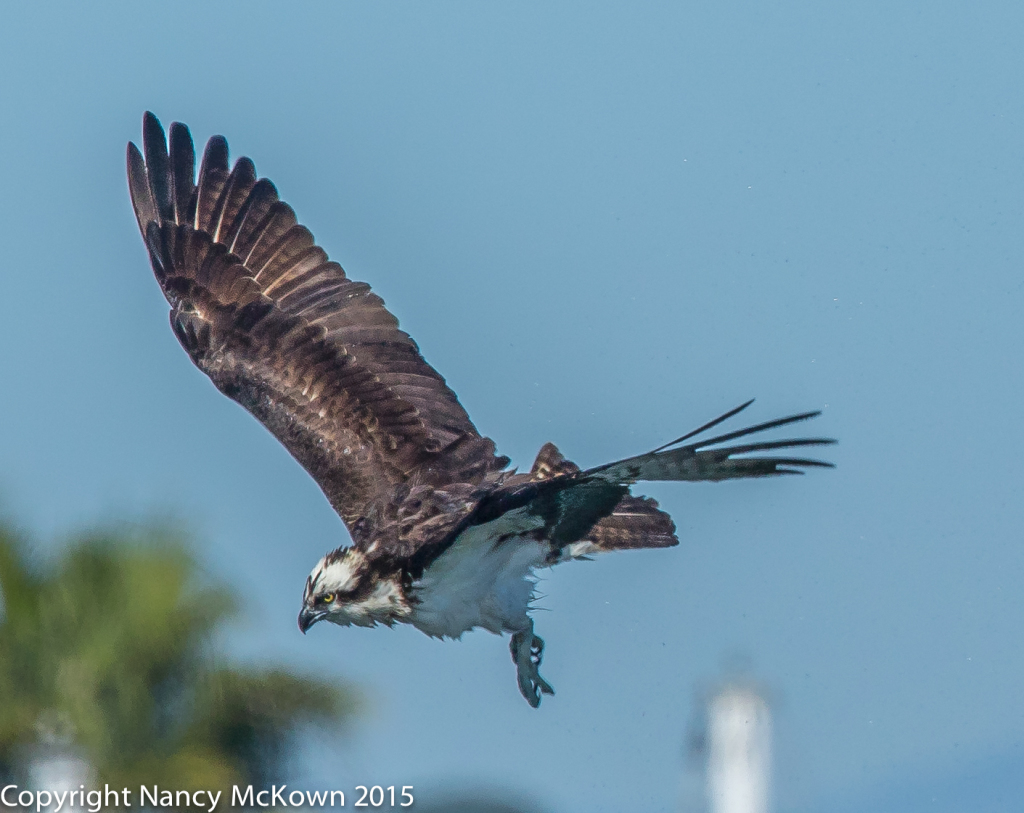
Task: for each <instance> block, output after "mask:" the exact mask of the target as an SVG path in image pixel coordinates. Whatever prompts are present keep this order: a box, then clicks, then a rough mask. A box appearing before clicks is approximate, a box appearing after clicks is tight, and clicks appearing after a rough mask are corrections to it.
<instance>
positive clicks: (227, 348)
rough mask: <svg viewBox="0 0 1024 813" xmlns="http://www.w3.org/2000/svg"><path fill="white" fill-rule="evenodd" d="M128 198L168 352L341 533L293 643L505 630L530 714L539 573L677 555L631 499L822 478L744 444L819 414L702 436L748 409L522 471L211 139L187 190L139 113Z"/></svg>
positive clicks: (769, 444)
mask: <svg viewBox="0 0 1024 813" xmlns="http://www.w3.org/2000/svg"><path fill="white" fill-rule="evenodd" d="M128 186H129V190H130V192H131V199H132V205H133V207H134V209H135V216H136V218H137V219H138V223H139V229H140V230H141V231H142V236H143V239H144V241H145V244H146V248H147V250H148V251H149V258H150V262H151V263H152V266H153V271H154V273H155V274H156V279H157V281H158V282H159V284H160V287H161V289H162V290H163V293H164V295H165V296H166V297H167V300H168V302H169V303H170V306H171V313H170V320H171V327H172V329H173V330H174V334H175V336H177V338H178V341H179V342H181V345H182V347H184V348H185V351H186V352H187V353H188V355H189V357H190V358H191V359H192V361H193V363H194V364H195V365H196V366H197V367H198V368H199V369H200V370H202V371H203V372H204V373H206V375H208V376H209V377H210V379H211V380H212V381H213V383H214V384H215V385H216V387H217V388H218V389H219V390H220V391H221V392H223V393H224V394H225V395H227V396H228V397H229V398H231V399H233V400H235V401H237V402H238V403H239V404H241V405H242V406H243V407H245V408H246V409H247V410H248V411H249V412H251V413H252V414H253V415H254V416H255V417H256V419H257V420H259V421H260V422H261V423H262V424H263V425H264V426H265V427H266V428H267V429H269V430H270V432H271V433H273V435H274V436H275V437H276V438H277V439H278V440H279V441H281V443H283V444H284V446H285V448H287V449H288V451H289V452H291V454H292V455H293V456H294V457H295V459H296V460H298V462H299V463H300V464H301V465H302V466H303V467H304V468H305V469H306V471H307V472H309V474H310V476H311V477H312V478H313V479H314V480H315V481H316V482H317V484H318V485H319V486H320V488H321V489H322V490H323V492H324V494H325V495H326V497H327V499H328V501H329V502H330V504H331V505H332V506H333V508H334V510H335V511H337V512H338V515H339V516H340V517H341V519H342V521H343V522H344V523H345V526H346V527H347V528H348V531H349V533H350V535H351V538H352V544H351V545H342V546H341V547H339V548H337V549H336V550H333V551H331V552H329V553H327V554H326V555H325V556H324V557H323V558H322V559H321V560H320V561H319V562H318V563H317V564H316V566H315V567H314V568H313V570H312V572H311V573H310V575H309V578H307V579H306V585H305V589H304V591H303V595H302V609H301V611H300V613H299V628H300V629H301V630H302V632H306V631H307V630H308V629H309V628H310V627H312V626H313V625H314V624H316V623H317V622H319V621H330V622H332V623H334V624H339V625H341V626H349V625H352V624H355V625H358V626H363V627H372V626H375V625H377V624H384V625H386V626H389V627H391V626H394V625H395V624H399V623H402V624H412V625H413V626H414V627H416V628H417V629H419V630H421V631H423V632H424V633H426V634H427V635H430V636H435V637H438V638H458V637H460V636H461V635H462V634H463V633H464V632H467V631H468V630H472V629H474V628H477V627H481V628H483V629H486V630H490V631H491V632H493V633H497V634H501V633H509V634H510V636H511V639H510V650H511V653H512V660H513V662H514V664H515V667H516V672H517V678H518V683H519V690H520V692H522V695H523V697H525V698H526V700H527V702H529V704H530V705H531V706H534V707H536V706H538V705H539V704H540V700H541V695H543V694H554V691H553V690H552V688H551V686H550V685H549V684H548V683H547V682H546V681H545V680H544V679H543V678H542V677H541V676H540V673H539V671H538V670H539V667H540V663H541V655H542V653H543V650H544V642H543V641H542V640H541V638H540V637H539V636H537V635H536V634H535V633H534V629H533V620H532V618H531V617H530V610H531V604H532V602H533V600H534V586H535V579H534V571H535V570H537V569H538V568H543V567H548V566H550V565H554V564H557V563H559V562H565V561H569V560H571V559H579V558H583V557H587V556H589V555H591V554H594V553H599V552H604V551H613V550H631V549H636V548H665V547H671V546H672V545H676V544H678V540H677V539H676V536H675V525H674V524H673V522H672V520H671V518H670V517H669V515H668V514H666V513H665V512H664V511H661V510H659V508H658V504H657V503H656V502H655V501H654V500H653V499H650V498H646V497H641V496H634V495H633V494H632V493H631V492H630V487H631V486H632V485H634V484H635V483H637V482H640V481H645V480H646V481H652V480H684V481H709V480H710V481H719V480H732V479H737V478H743V477H768V476H772V475H781V474H799V473H802V471H803V469H806V468H809V467H820V466H830V465H831V464H829V463H825V462H822V461H819V460H814V459H808V458H804V457H800V456H793V455H794V454H796V451H795V450H798V449H800V448H803V447H809V446H822V445H825V444H828V443H832V442H833V441H831V440H829V439H826V438H798V439H789V440H751V439H750V436H752V435H756V434H758V433H760V432H763V431H765V430H769V429H774V428H777V427H781V426H786V425H788V424H792V423H796V422H798V421H803V420H806V419H808V418H813V417H814V416H816V415H818V414H819V413H818V412H805V413H802V414H799V415H791V416H789V417H785V418H779V419H777V420H773V421H768V422H765V423H760V424H757V425H756V426H749V427H746V428H744V429H738V430H734V431H731V432H726V433H724V434H718V435H715V436H711V437H706V434H707V433H708V431H709V430H711V429H712V428H713V427H715V426H717V425H718V424H720V423H722V422H723V421H725V420H727V419H729V418H732V417H733V416H735V415H736V414H737V413H739V412H740V411H741V410H743V409H745V408H746V407H747V406H749V402H748V403H746V404H743V405H741V406H739V407H737V408H735V409H733V410H731V411H730V412H727V413H726V414H725V415H722V416H720V417H718V418H716V419H714V420H712V421H709V422H708V423H706V424H704V425H703V426H701V427H700V428H699V429H696V430H694V431H693V432H689V433H687V434H685V435H683V436H682V437H680V438H677V439H676V440H674V441H672V442H671V443H667V444H665V445H664V446H661V447H659V448H658V449H655V450H653V451H651V452H648V453H646V454H641V455H638V456H636V457H630V458H627V459H625V460H619V461H616V462H614V463H608V464H606V465H603V466H597V467H595V468H592V469H586V470H581V469H580V468H579V467H578V466H576V465H575V464H574V463H571V462H570V461H568V460H566V459H565V458H564V457H563V456H562V455H561V453H560V452H559V451H558V449H557V448H556V447H555V446H554V445H553V444H551V443H548V444H545V445H544V446H543V447H542V448H541V450H540V453H539V454H538V455H537V459H536V462H534V464H533V467H532V468H531V469H530V471H528V472H525V473H517V472H516V470H515V469H510V468H509V459H508V458H507V457H503V456H500V455H498V454H497V453H496V451H495V445H494V442H493V441H492V440H491V439H490V438H487V437H483V436H481V435H480V433H479V432H478V431H477V429H476V427H475V426H474V425H473V422H472V421H471V420H470V419H469V415H467V414H466V411H465V409H463V408H462V405H461V404H460V403H459V400H458V398H457V397H456V395H455V393H454V392H452V391H451V390H450V389H449V388H448V386H447V385H446V384H445V381H444V379H443V378H442V377H441V376H440V375H439V374H438V373H437V371H436V370H434V368H433V367H431V366H430V365H429V364H427V362H426V361H424V359H423V357H422V356H421V355H420V352H419V348H418V347H417V346H416V343H415V342H414V341H413V340H412V339H411V338H410V337H409V336H408V334H406V333H404V332H402V331H401V330H399V328H398V320H397V319H395V317H394V316H392V315H391V313H389V312H388V311H387V309H385V307H384V302H383V301H382V300H381V299H380V297H378V296H376V295H375V294H374V293H373V292H372V291H371V290H370V286H369V285H367V284H366V283H364V282H357V281H355V280H352V279H349V278H348V277H347V276H346V274H345V272H344V271H343V270H342V268H341V266H340V265H338V263H336V262H333V261H331V260H329V259H328V258H327V254H326V253H325V252H324V250H323V249H322V248H320V247H319V246H318V245H317V244H316V243H315V242H314V240H313V235H312V234H310V232H309V230H308V229H306V228H305V227H304V226H302V225H300V224H299V223H298V221H297V219H296V217H295V212H294V211H293V210H292V208H291V207H290V206H289V205H288V204H287V203H284V202H283V201H282V200H280V199H279V198H278V194H277V189H276V188H275V186H274V184H272V183H271V182H270V181H269V180H267V179H266V178H259V179H258V178H257V176H256V170H255V167H254V165H253V163H252V161H250V160H249V159H248V158H240V159H239V160H238V161H236V162H235V165H234V167H229V164H228V147H227V142H226V141H225V140H224V138H223V137H221V136H214V137H213V138H211V139H210V140H209V142H208V143H207V145H206V150H205V152H204V153H203V157H202V162H201V165H200V168H199V176H198V179H197V178H196V175H195V148H194V145H193V142H192V136H191V134H190V133H189V130H188V128H187V127H186V126H185V125H183V124H180V123H174V124H172V125H171V128H170V139H169V143H168V139H167V138H166V136H165V133H164V130H163V127H162V126H161V124H160V122H159V121H158V120H157V118H156V117H155V116H153V115H152V114H151V113H147V114H146V115H145V117H144V119H143V138H142V151H141V152H140V151H139V149H138V148H137V147H136V146H135V144H131V143H130V144H129V145H128ZM700 436H705V437H704V439H703V440H701V439H699V437H700ZM740 439H742V440H740ZM737 440H740V442H738V443H732V441H737ZM765 453H769V454H768V455H767V456H765Z"/></svg>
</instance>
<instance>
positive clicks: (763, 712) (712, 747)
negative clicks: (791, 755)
mask: <svg viewBox="0 0 1024 813" xmlns="http://www.w3.org/2000/svg"><path fill="white" fill-rule="evenodd" d="M706 736H707V740H706V748H707V794H708V806H709V809H710V810H711V813H768V794H769V787H770V784H771V739H772V720H771V711H770V709H769V708H768V703H767V702H765V699H764V698H763V697H762V696H761V694H759V693H758V692H757V691H756V690H755V689H753V688H751V687H749V686H738V685H726V686H725V687H723V688H722V689H720V690H719V691H718V692H717V693H716V694H714V695H713V696H712V697H711V699H710V701H708V705H707V734H706Z"/></svg>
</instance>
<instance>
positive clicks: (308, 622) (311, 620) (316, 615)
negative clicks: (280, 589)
mask: <svg viewBox="0 0 1024 813" xmlns="http://www.w3.org/2000/svg"><path fill="white" fill-rule="evenodd" d="M326 617H327V611H326V610H319V611H317V610H312V609H310V608H309V607H303V608H302V612H300V613H299V630H300V631H301V632H302V634H303V635H305V634H306V630H308V629H309V628H310V627H312V626H313V625H314V624H315V623H316V622H317V621H322V620H323V619H324V618H326Z"/></svg>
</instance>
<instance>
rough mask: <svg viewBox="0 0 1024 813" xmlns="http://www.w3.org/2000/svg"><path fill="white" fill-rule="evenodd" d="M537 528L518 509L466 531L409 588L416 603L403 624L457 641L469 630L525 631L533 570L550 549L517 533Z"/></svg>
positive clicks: (534, 519) (536, 521)
mask: <svg viewBox="0 0 1024 813" xmlns="http://www.w3.org/2000/svg"><path fill="white" fill-rule="evenodd" d="M515 515H518V516H515ZM499 526H500V527H499ZM539 526H540V520H539V518H537V517H534V516H531V515H528V514H526V513H525V511H522V510H521V511H513V512H510V513H509V514H505V515H504V516H502V517H501V518H500V519H498V520H496V521H494V522H491V523H488V524H487V525H478V526H474V527H472V528H469V529H467V530H466V531H465V532H464V533H462V534H461V535H460V536H459V538H458V539H456V540H455V543H454V544H453V545H452V546H451V547H450V548H449V549H448V550H447V551H445V552H444V553H443V554H442V555H441V556H439V557H438V559H437V561H435V562H434V563H433V564H431V565H430V567H429V568H427V570H426V571H425V572H424V573H423V577H422V578H421V579H420V580H419V581H417V582H416V583H415V584H413V591H414V592H413V595H414V596H415V598H416V599H417V603H414V604H413V608H412V613H411V614H410V615H409V617H408V618H407V619H406V620H408V621H409V623H411V624H412V625H413V626H415V627H416V628H417V629H419V630H421V631H423V632H425V633H426V634H427V635H433V636H435V637H437V638H441V637H446V638H458V637H459V636H460V635H462V633H464V632H466V631H468V630H471V629H473V628H474V627H482V628H483V629H486V630H490V631H491V632H494V633H500V632H515V631H517V630H521V629H525V628H526V627H527V626H529V616H528V612H529V609H530V602H531V600H532V599H533V588H534V584H535V580H534V578H533V570H534V568H537V567H543V566H544V565H545V558H546V556H547V554H548V552H549V550H550V547H549V546H548V544H547V543H542V542H537V541H536V540H534V539H532V538H529V537H526V536H521V535H520V534H524V533H525V532H527V531H529V530H533V529H534V528H536V527H539ZM508 534H512V536H510V537H508V538H506V539H505V540H504V541H502V542H498V541H497V539H498V537H499V536H505V535H508Z"/></svg>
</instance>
